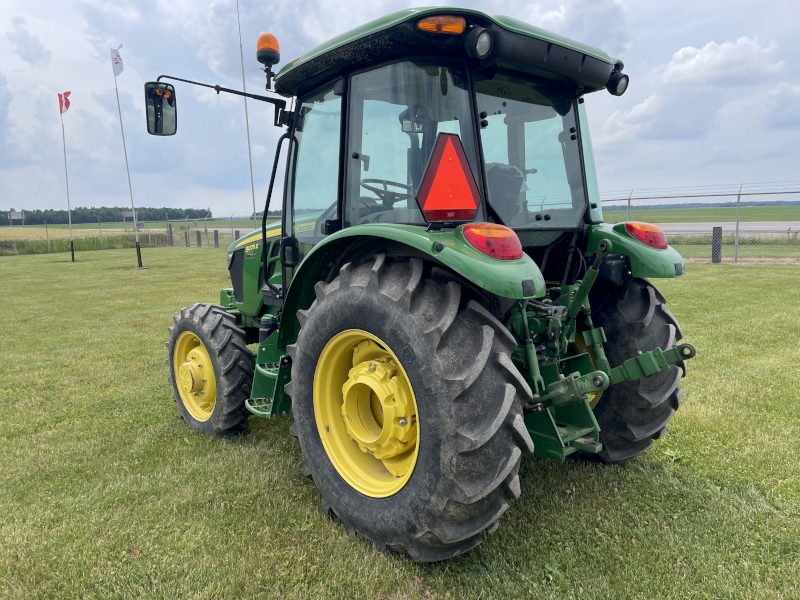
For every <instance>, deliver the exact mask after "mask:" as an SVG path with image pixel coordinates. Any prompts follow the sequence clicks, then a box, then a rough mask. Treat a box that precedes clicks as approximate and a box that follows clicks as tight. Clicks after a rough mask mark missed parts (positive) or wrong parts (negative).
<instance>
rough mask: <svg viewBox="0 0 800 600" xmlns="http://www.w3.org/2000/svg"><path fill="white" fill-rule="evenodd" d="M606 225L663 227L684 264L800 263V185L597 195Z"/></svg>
mask: <svg viewBox="0 0 800 600" xmlns="http://www.w3.org/2000/svg"><path fill="white" fill-rule="evenodd" d="M601 200H602V205H603V218H604V219H605V220H606V221H607V222H609V223H620V222H624V221H645V222H648V223H653V224H655V225H658V226H659V227H661V228H662V229H663V230H664V232H665V233H666V234H667V239H668V240H669V243H670V245H671V246H673V247H674V248H675V249H676V250H678V252H680V253H681V255H682V256H683V257H684V258H697V259H711V260H712V262H728V261H730V262H747V261H748V260H755V259H758V260H763V259H775V260H779V259H784V260H787V261H797V260H800V182H781V183H760V184H737V185H725V186H708V187H692V188H669V189H649V190H639V191H637V190H631V191H628V192H608V193H605V194H601Z"/></svg>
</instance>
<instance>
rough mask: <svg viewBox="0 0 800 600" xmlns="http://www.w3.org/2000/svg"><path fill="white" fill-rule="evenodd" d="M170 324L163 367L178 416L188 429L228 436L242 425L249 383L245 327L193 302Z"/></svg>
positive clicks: (218, 309) (212, 306)
mask: <svg viewBox="0 0 800 600" xmlns="http://www.w3.org/2000/svg"><path fill="white" fill-rule="evenodd" d="M174 321H175V324H174V325H173V326H172V327H170V328H169V341H168V342H167V344H166V345H167V355H168V358H167V367H168V368H169V382H170V384H171V385H172V394H173V398H174V400H175V403H176V404H177V405H178V412H179V413H180V415H181V418H182V419H183V420H184V421H186V423H188V424H189V425H190V426H191V427H192V428H194V429H197V430H198V431H201V432H203V433H210V434H212V435H215V436H217V437H229V436H231V435H234V434H237V433H239V432H240V431H242V430H243V429H245V428H246V427H247V417H248V414H249V413H248V412H247V409H246V408H245V405H244V403H245V400H247V399H248V398H249V397H250V386H251V383H252V381H253V367H252V361H251V358H252V353H251V352H250V349H249V348H248V347H247V344H246V343H245V335H244V331H242V330H241V329H239V328H238V327H237V326H236V319H235V318H234V317H233V315H231V314H229V313H228V312H227V311H226V310H225V309H224V308H222V307H221V306H217V305H215V304H195V305H194V306H191V307H188V308H184V309H182V310H181V314H180V315H175V317H174Z"/></svg>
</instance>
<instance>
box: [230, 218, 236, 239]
mask: <svg viewBox="0 0 800 600" xmlns="http://www.w3.org/2000/svg"><path fill="white" fill-rule="evenodd" d="M234 214H235V213H234ZM231 237H232V238H233V239H232V240H231V244H232V243H233V242H234V241H236V238H235V237H233V215H231Z"/></svg>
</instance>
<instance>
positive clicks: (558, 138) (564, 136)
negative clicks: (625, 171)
mask: <svg viewBox="0 0 800 600" xmlns="http://www.w3.org/2000/svg"><path fill="white" fill-rule="evenodd" d="M475 93H476V98H477V104H478V112H479V113H480V117H481V132H480V137H481V144H482V146H483V156H484V160H485V161H486V162H485V171H486V184H487V186H488V195H489V202H490V203H491V205H492V208H494V210H495V211H496V212H497V213H498V215H499V216H500V218H501V219H502V220H503V222H504V223H505V224H506V225H508V226H510V227H513V228H515V229H527V228H537V227H576V226H578V225H579V224H580V223H582V219H583V213H584V210H585V208H586V194H585V191H584V182H583V171H582V169H581V158H580V146H579V142H578V136H577V130H576V124H575V110H574V103H573V101H572V98H573V96H572V95H568V94H565V93H563V92H561V93H559V91H558V89H557V88H555V86H553V85H552V84H545V83H536V82H534V81H532V80H525V79H522V78H520V77H516V76H513V75H509V74H504V73H496V74H495V75H494V77H492V78H491V79H483V80H478V81H476V82H475Z"/></svg>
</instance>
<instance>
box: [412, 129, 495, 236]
mask: <svg viewBox="0 0 800 600" xmlns="http://www.w3.org/2000/svg"><path fill="white" fill-rule="evenodd" d="M480 202H481V197H480V194H479V193H478V186H477V184H476V183H475V177H474V176H473V175H472V169H470V168H469V163H468V162H467V156H466V154H465V153H464V146H463V145H462V144H461V139H460V138H459V137H458V135H456V134H455V133H440V134H439V135H438V137H437V138H436V144H435V145H434V147H433V152H432V153H431V159H430V161H429V162H428V166H427V167H426V169H425V175H423V177H422V184H421V185H420V187H419V193H418V194H417V204H419V207H420V210H422V214H423V215H424V216H425V220H426V221H428V222H437V221H472V220H473V219H474V218H475V215H476V214H477V212H478V206H479V205H480Z"/></svg>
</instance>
